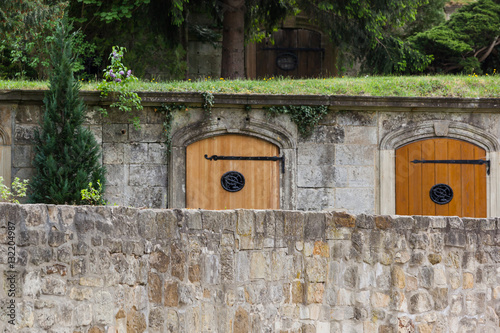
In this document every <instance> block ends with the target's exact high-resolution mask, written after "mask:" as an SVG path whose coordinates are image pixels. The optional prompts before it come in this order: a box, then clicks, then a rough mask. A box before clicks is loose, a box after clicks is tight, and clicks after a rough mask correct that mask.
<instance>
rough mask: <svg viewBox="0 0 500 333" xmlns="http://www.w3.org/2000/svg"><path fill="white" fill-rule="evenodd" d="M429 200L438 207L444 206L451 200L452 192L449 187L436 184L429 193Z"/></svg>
mask: <svg viewBox="0 0 500 333" xmlns="http://www.w3.org/2000/svg"><path fill="white" fill-rule="evenodd" d="M429 195H430V197H431V200H432V201H433V202H435V203H437V204H438V205H445V204H447V203H449V202H450V201H451V199H453V190H452V189H451V187H450V186H449V185H446V184H436V185H434V186H433V187H432V188H431V190H430V191H429Z"/></svg>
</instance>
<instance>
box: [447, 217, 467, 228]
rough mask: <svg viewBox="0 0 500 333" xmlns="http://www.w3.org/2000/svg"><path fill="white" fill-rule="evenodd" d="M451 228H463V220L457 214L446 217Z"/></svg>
mask: <svg viewBox="0 0 500 333" xmlns="http://www.w3.org/2000/svg"><path fill="white" fill-rule="evenodd" d="M446 219H447V220H448V225H449V226H450V228H451V229H464V222H463V221H462V219H461V218H460V217H458V216H449V217H447V218H446Z"/></svg>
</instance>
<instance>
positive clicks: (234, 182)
mask: <svg viewBox="0 0 500 333" xmlns="http://www.w3.org/2000/svg"><path fill="white" fill-rule="evenodd" d="M220 184H221V185H222V188H223V189H225V190H226V191H228V192H238V191H240V190H241V189H242V188H243V187H244V186H245V177H243V175H242V174H241V173H239V172H238V171H228V172H226V173H225V174H223V175H222V177H220Z"/></svg>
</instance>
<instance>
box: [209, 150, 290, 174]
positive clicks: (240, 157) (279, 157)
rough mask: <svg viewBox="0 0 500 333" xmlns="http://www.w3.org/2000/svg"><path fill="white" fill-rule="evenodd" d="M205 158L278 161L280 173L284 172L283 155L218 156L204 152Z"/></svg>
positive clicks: (214, 159) (211, 159)
mask: <svg viewBox="0 0 500 333" xmlns="http://www.w3.org/2000/svg"><path fill="white" fill-rule="evenodd" d="M205 158H206V159H207V160H210V161H217V160H237V161H280V162H281V173H285V157H284V156H219V155H212V156H210V157H208V155H206V154H205Z"/></svg>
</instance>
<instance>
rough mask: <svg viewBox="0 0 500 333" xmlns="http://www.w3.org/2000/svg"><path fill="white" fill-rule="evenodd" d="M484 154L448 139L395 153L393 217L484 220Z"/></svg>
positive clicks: (424, 142) (420, 143) (486, 167)
mask: <svg viewBox="0 0 500 333" xmlns="http://www.w3.org/2000/svg"><path fill="white" fill-rule="evenodd" d="M488 171H489V162H488V161H486V151H485V150H484V149H482V148H480V147H478V146H476V145H474V144H471V143H468V142H465V141H461V140H456V139H447V138H433V139H426V140H421V141H416V142H412V143H410V144H407V145H405V146H403V147H401V148H399V149H397V150H396V214H398V215H442V216H465V217H486V215H487V198H486V177H487V172H488Z"/></svg>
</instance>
